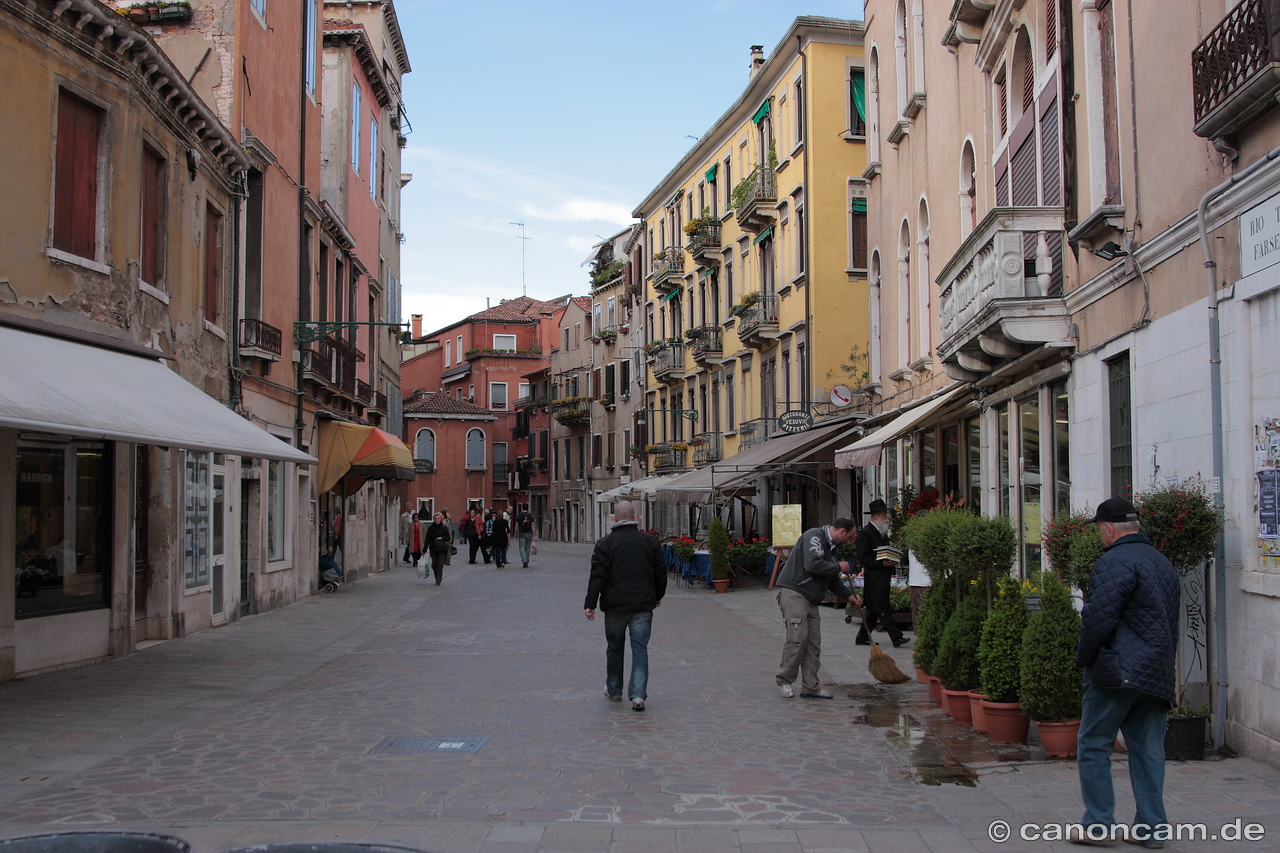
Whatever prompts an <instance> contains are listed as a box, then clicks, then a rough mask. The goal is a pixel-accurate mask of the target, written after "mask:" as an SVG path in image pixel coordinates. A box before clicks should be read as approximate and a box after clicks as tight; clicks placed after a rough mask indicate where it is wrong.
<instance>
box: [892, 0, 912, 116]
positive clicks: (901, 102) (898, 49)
mask: <svg viewBox="0 0 1280 853" xmlns="http://www.w3.org/2000/svg"><path fill="white" fill-rule="evenodd" d="M893 53H894V59H895V60H896V65H897V72H898V73H897V75H896V76H897V78H898V111H899V112H906V109H907V99H908V98H909V97H910V94H909V92H910V86H909V84H908V82H907V68H908V65H907V4H906V2H905V0H898V6H897V8H896V9H895V10H894V16H893Z"/></svg>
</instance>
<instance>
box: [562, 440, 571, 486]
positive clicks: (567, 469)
mask: <svg viewBox="0 0 1280 853" xmlns="http://www.w3.org/2000/svg"><path fill="white" fill-rule="evenodd" d="M564 478H565V479H566V480H572V479H573V440H572V439H568V438H566V439H565V440H564Z"/></svg>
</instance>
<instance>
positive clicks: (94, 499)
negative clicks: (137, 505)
mask: <svg viewBox="0 0 1280 853" xmlns="http://www.w3.org/2000/svg"><path fill="white" fill-rule="evenodd" d="M113 480H114V477H113V476H112V457H111V447H110V445H107V444H103V443H99V442H92V443H89V442H77V443H75V444H66V443H53V442H50V443H37V442H21V443H20V444H19V445H18V460H17V488H16V518H15V521H16V525H15V529H14V544H15V549H14V550H15V553H14V556H15V561H14V565H15V568H16V570H17V571H16V587H17V588H16V597H15V599H14V615H15V617H16V618H18V619H26V618H30V617H35V616H49V615H52V614H55V613H72V612H75V611H79V610H99V609H103V608H107V607H110V603H111V539H112V537H111V518H112V496H113V494H114V489H113V488H112V487H113ZM68 510H70V512H69V511H68Z"/></svg>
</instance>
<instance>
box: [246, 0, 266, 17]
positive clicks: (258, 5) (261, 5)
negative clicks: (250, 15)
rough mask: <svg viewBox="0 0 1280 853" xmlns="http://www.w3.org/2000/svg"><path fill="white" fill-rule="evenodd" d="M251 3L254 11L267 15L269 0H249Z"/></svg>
mask: <svg viewBox="0 0 1280 853" xmlns="http://www.w3.org/2000/svg"><path fill="white" fill-rule="evenodd" d="M249 5H250V6H252V7H253V11H255V12H257V13H258V14H259V15H261V16H263V17H265V16H266V14H267V0H249Z"/></svg>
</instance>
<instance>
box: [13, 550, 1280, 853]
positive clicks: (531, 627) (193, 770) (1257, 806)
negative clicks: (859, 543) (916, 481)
mask: <svg viewBox="0 0 1280 853" xmlns="http://www.w3.org/2000/svg"><path fill="white" fill-rule="evenodd" d="M540 549H541V553H540V554H539V555H538V556H537V557H535V558H534V565H533V566H532V567H531V568H529V569H522V568H520V567H519V564H518V563H516V564H515V565H513V566H511V567H508V568H506V569H503V570H496V569H494V568H493V567H492V566H484V565H477V566H468V565H466V564H465V558H464V559H463V560H461V561H460V562H459V560H458V558H456V557H455V564H454V565H453V566H451V567H448V568H447V569H446V574H445V582H444V585H443V586H441V587H436V586H435V585H434V584H431V583H430V582H429V581H422V580H419V579H417V578H416V577H415V575H414V572H413V570H412V569H411V568H408V567H405V566H398V567H396V568H394V569H393V570H392V571H390V572H387V573H385V574H381V575H376V576H374V577H372V578H368V579H364V580H361V581H360V582H359V583H356V584H352V585H349V586H346V587H344V588H342V589H340V590H339V591H338V592H337V593H335V594H333V595H325V596H320V597H317V598H314V599H311V600H307V601H303V602H300V603H298V604H296V605H293V606H290V607H286V608H283V609H280V610H277V611H273V612H271V613H268V614H265V615H262V616H255V617H250V618H247V619H245V620H243V621H241V622H240V623H238V624H235V625H232V626H229V627H226V628H222V629H218V630H212V631H206V632H203V633H201V634H197V635H194V636H190V637H187V638H184V639H180V640H173V641H170V642H167V643H163V644H160V645H157V646H154V647H152V648H148V649H145V650H144V651H142V652H139V653H138V654H135V655H133V656H131V657H128V658H125V659H121V660H117V661H112V662H108V663H104V664H99V665H95V666H88V667H83V668H79V669H73V670H66V671H62V672H55V673H50V674H45V675H41V676H36V677H33V678H28V679H23V680H19V681H12V682H8V683H5V684H0V835H3V836H6V837H7V836H16V835H21V834H25V833H31V832H40V831H59V830H69V829H89V828H113V829H125V828H128V829H140V830H148V831H155V832H162V833H167V834H173V835H177V836H179V837H181V838H184V839H186V840H187V841H189V842H191V843H192V844H193V845H194V846H195V848H196V851H197V853H217V851H222V850H227V849H230V848H232V847H236V846H243V845H248V844H256V843H266V842H273V841H293V840H307V841H333V840H352V841H381V842H387V843H396V844H404V845H408V846H411V847H416V848H418V849H420V850H424V851H440V853H449V852H450V851H499V850H504V851H512V853H516V851H557V850H600V851H616V853H624V851H665V850H677V849H679V850H690V851H693V850H697V851H714V850H733V851H760V853H764V851H775V850H788V851H792V850H794V851H798V850H806V851H818V850H857V851H862V850H866V851H877V852H878V851H897V850H903V851H906V850H911V851H934V852H935V853H942V851H967V850H1036V851H1042V850H1056V849H1074V848H1072V847H1071V846H1070V845H1066V844H1059V845H1055V844H1049V843H1045V842H1039V841H1037V842H1034V843H1031V842H1025V841H1019V840H1017V838H1018V836H1017V834H1016V828H1017V827H1018V826H1019V824H1022V823H1027V822H1037V823H1043V822H1048V821H1063V822H1074V821H1076V820H1078V819H1079V816H1080V813H1081V808H1080V801H1079V793H1078V789H1077V782H1076V772H1075V765H1074V763H1070V762H1045V761H1043V752H1042V751H1040V750H1039V749H1038V747H1037V746H1035V745H1034V744H1033V745H1032V746H1030V747H1015V748H1009V749H1008V750H1006V751H1000V752H997V751H996V750H995V748H992V747H988V746H987V745H986V743H985V740H982V741H980V740H978V739H975V738H974V737H973V735H972V734H966V733H964V732H963V731H961V730H959V729H957V728H956V727H955V726H953V725H951V724H950V722H949V721H948V720H945V718H943V717H942V715H941V712H940V711H938V710H936V709H934V708H933V707H932V706H930V705H928V703H927V702H926V701H925V699H926V697H925V695H924V694H925V693H927V691H926V690H925V689H924V688H923V687H922V686H921V685H919V684H916V683H915V682H914V680H913V681H912V682H910V683H908V684H905V685H901V686H896V687H883V688H877V687H876V686H875V685H874V682H873V681H872V679H871V678H870V676H869V675H868V674H867V673H866V671H865V669H864V664H865V662H866V657H867V655H866V652H867V650H866V649H865V648H857V647H855V646H854V643H853V637H854V631H853V629H852V627H851V626H846V625H845V624H844V623H843V620H842V619H841V615H842V614H841V613H839V612H838V611H833V610H825V609H824V611H823V617H824V618H823V621H824V635H825V644H824V646H825V649H824V662H825V664H826V676H827V677H828V678H829V679H831V680H833V681H834V682H836V683H837V684H838V685H840V688H841V692H842V694H843V695H839V696H837V699H836V700H835V701H830V702H823V701H812V700H809V701H806V700H800V699H795V700H791V701H787V700H784V699H782V698H780V697H779V695H778V693H777V690H776V688H775V686H774V681H773V672H774V669H775V667H776V665H777V662H778V655H779V651H780V642H781V639H780V638H781V626H780V624H779V622H778V618H777V610H776V607H775V605H774V602H773V594H772V593H770V592H768V591H766V590H764V589H763V588H762V587H761V586H760V585H759V584H758V583H757V582H756V581H754V580H748V581H746V584H745V586H744V588H742V589H738V590H735V591H733V592H731V593H730V594H728V595H721V596H717V595H714V594H713V593H712V592H710V591H706V590H702V589H686V588H683V587H682V586H677V584H676V583H675V581H674V580H673V582H672V585H671V588H670V589H669V593H668V596H667V598H666V600H665V601H664V603H663V606H662V607H661V608H660V609H659V610H658V611H657V612H656V614H655V621H654V632H653V640H652V643H651V646H650V661H651V663H650V668H651V673H652V675H651V683H650V697H649V701H648V709H647V710H646V711H645V712H644V713H635V712H633V711H632V710H631V709H630V707H629V705H627V704H626V703H613V702H609V701H607V700H606V699H605V698H604V697H603V696H602V695H601V690H602V686H603V680H604V639H603V626H602V622H601V621H600V620H599V619H597V621H596V622H593V623H591V622H587V621H586V620H585V619H584V618H583V614H582V609H581V607H582V598H583V593H584V592H585V588H586V573H587V562H588V557H589V553H590V551H589V547H588V546H583V545H562V544H557V543H540ZM890 651H891V652H892V653H893V654H894V655H895V657H896V659H897V661H898V664H899V666H900V667H901V668H902V669H903V670H904V671H908V672H909V671H911V668H910V654H909V651H910V650H909V648H908V649H903V650H890ZM628 659H629V653H628ZM391 738H394V739H399V740H393V741H389V740H388V739H391ZM432 746H435V747H437V748H436V749H431V747H432ZM1277 782H1280V773H1278V772H1277V771H1275V770H1271V769H1268V768H1267V767H1265V766H1264V765H1260V764H1258V763H1256V762H1253V761H1249V760H1247V759H1234V760H1226V761H1210V762H1200V763H1197V764H1195V765H1188V764H1182V763H1171V764H1170V767H1169V782H1168V787H1167V794H1166V796H1167V798H1168V802H1169V811H1170V817H1171V819H1173V820H1175V821H1204V822H1207V823H1210V824H1211V825H1214V826H1217V825H1218V824H1220V823H1224V822H1226V821H1228V820H1231V819H1234V818H1235V817H1244V818H1245V819H1246V821H1248V820H1255V821H1261V822H1263V823H1264V824H1265V825H1266V826H1267V830H1268V838H1267V841H1266V843H1264V844H1261V845H1259V844H1243V843H1242V844H1237V845H1232V847H1233V849H1234V848H1236V847H1238V848H1240V849H1250V850H1260V849H1277V847H1276V844H1277V843H1280V824H1277V823H1276V818H1275V815H1276V813H1277V812H1278V811H1280V809H1277V803H1276V801H1275V793H1274V792H1275V790H1276V788H1275V786H1276V784H1277ZM1116 787H1117V794H1118V798H1119V803H1120V804H1119V809H1118V816H1119V817H1121V819H1124V818H1125V817H1128V816H1131V815H1132V802H1131V798H1130V795H1129V791H1128V780H1127V778H1126V777H1125V773H1124V772H1123V771H1120V772H1118V773H1117V786H1116ZM996 819H1002V820H1006V821H1008V822H1009V823H1010V824H1012V825H1013V827H1014V828H1015V835H1014V839H1015V840H1013V841H1011V842H1009V843H1006V844H994V843H992V842H991V841H989V840H988V838H987V827H988V825H989V824H990V823H991V821H993V820H996ZM1166 849H1171V850H1181V849H1200V850H1209V849H1222V848H1220V847H1215V846H1213V845H1212V844H1211V843H1210V844H1208V846H1206V843H1199V844H1189V845H1187V846H1186V847H1185V848H1184V847H1183V846H1181V845H1178V844H1171V845H1169V846H1168V847H1167V848H1166Z"/></svg>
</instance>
